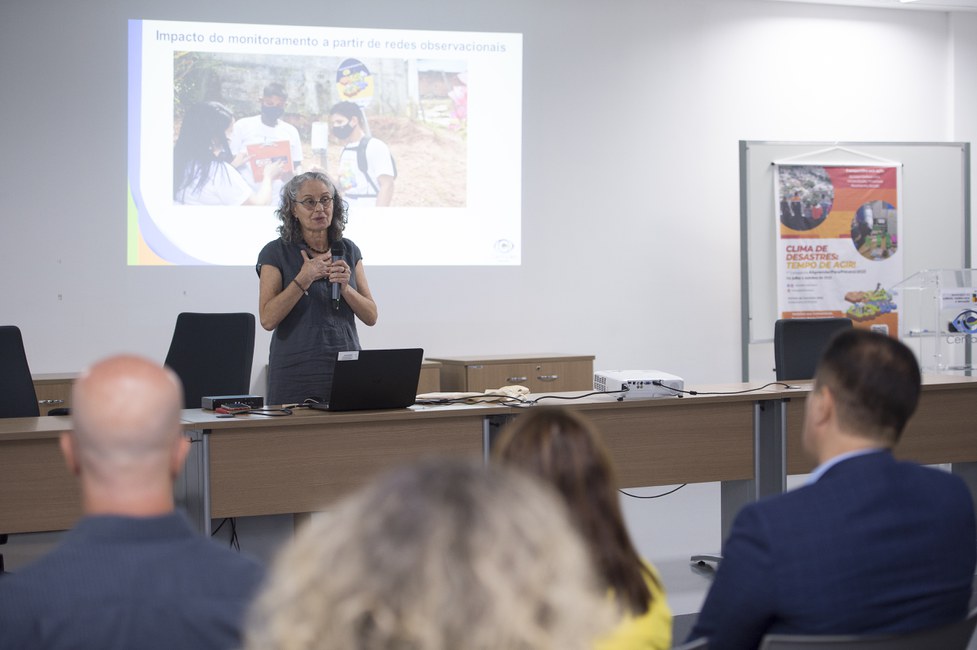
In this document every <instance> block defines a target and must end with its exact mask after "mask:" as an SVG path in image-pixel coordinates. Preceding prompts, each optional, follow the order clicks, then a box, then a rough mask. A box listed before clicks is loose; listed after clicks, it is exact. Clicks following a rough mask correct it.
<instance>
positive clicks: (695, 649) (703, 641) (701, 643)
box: [672, 637, 709, 650]
mask: <svg viewBox="0 0 977 650" xmlns="http://www.w3.org/2000/svg"><path fill="white" fill-rule="evenodd" d="M708 647H709V639H707V638H705V637H702V638H699V639H696V640H694V641H689V642H688V643H683V644H682V645H673V646H672V650H706V649H707V648H708Z"/></svg>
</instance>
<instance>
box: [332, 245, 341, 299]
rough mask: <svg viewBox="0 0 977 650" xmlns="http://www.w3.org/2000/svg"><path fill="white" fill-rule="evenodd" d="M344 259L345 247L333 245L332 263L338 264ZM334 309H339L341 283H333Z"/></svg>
mask: <svg viewBox="0 0 977 650" xmlns="http://www.w3.org/2000/svg"><path fill="white" fill-rule="evenodd" d="M341 259H343V245H342V244H341V243H340V242H335V243H334V244H333V245H332V261H333V262H338V261H339V260H341ZM332 308H333V309H339V283H338V282H333V283H332Z"/></svg>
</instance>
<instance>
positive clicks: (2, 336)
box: [0, 325, 41, 573]
mask: <svg viewBox="0 0 977 650" xmlns="http://www.w3.org/2000/svg"><path fill="white" fill-rule="evenodd" d="M0 395H3V399H0V418H36V417H38V416H39V415H40V414H41V411H40V409H39V408H38V406H37V393H35V392H34V380H33V378H31V369H30V366H29V365H27V352H26V351H25V350H24V339H23V337H22V336H21V335H20V328H18V327H16V326H15V325H3V326H0ZM6 543H7V535H5V534H0V544H6ZM0 573H3V554H0Z"/></svg>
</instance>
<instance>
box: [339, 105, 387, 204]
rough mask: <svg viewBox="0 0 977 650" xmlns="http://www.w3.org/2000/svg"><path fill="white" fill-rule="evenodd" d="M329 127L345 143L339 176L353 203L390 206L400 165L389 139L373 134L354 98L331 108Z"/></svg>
mask: <svg viewBox="0 0 977 650" xmlns="http://www.w3.org/2000/svg"><path fill="white" fill-rule="evenodd" d="M329 131H330V133H331V134H332V136H333V137H334V138H335V139H336V140H337V141H339V143H340V144H342V145H343V152H342V154H340V156H339V173H338V174H337V175H336V176H337V181H338V183H339V187H340V190H341V191H342V195H343V198H344V199H346V201H347V202H348V203H349V204H350V207H353V206H355V205H370V206H377V207H386V206H389V205H390V201H391V199H392V198H393V194H394V179H395V178H396V176H397V168H396V167H395V165H394V160H393V156H392V155H391V154H390V147H388V146H387V143H386V142H384V141H383V140H380V139H378V138H374V137H371V136H370V133H369V127H368V126H367V123H366V118H365V117H364V115H363V111H362V110H361V109H360V107H359V106H357V105H356V104H354V103H353V102H340V103H338V104H336V105H335V106H333V107H332V110H330V111H329Z"/></svg>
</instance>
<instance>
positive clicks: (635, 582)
mask: <svg viewBox="0 0 977 650" xmlns="http://www.w3.org/2000/svg"><path fill="white" fill-rule="evenodd" d="M493 455H494V458H495V460H496V461H497V462H501V463H503V464H506V465H510V466H514V467H517V468H520V469H522V470H524V471H526V472H529V473H530V474H534V475H536V476H537V477H541V478H543V479H544V480H545V481H547V482H549V483H550V484H552V485H553V486H554V487H555V488H556V489H557V492H559V494H560V495H561V496H562V497H563V500H564V501H565V502H566V504H567V506H568V508H569V510H570V516H571V518H572V519H573V520H574V522H575V523H576V525H577V527H578V529H579V530H580V532H581V533H582V534H583V537H584V539H585V540H586V541H587V544H588V547H589V549H590V554H591V557H592V558H593V560H594V563H595V565H596V567H597V572H598V574H599V575H600V577H601V578H602V580H603V582H604V583H605V585H606V587H607V589H608V593H609V597H610V598H612V599H613V600H614V602H615V604H616V605H617V607H618V609H619V610H620V613H621V621H620V623H619V624H618V626H617V628H615V629H614V631H613V632H612V633H611V634H610V635H608V636H607V637H606V638H603V639H600V640H599V641H598V643H597V646H596V647H597V650H623V649H625V648H626V649H628V650H639V649H645V648H647V649H649V650H667V649H668V648H670V647H671V644H672V612H671V609H670V608H669V606H668V602H667V601H666V599H665V589H664V586H663V585H662V581H661V577H660V576H659V575H658V572H657V571H656V570H655V568H654V567H653V566H652V565H651V564H650V563H648V562H646V561H645V560H643V559H642V558H641V557H640V556H639V555H638V552H637V551H636V550H635V548H634V544H633V543H632V542H631V537H630V535H628V531H627V528H626V527H625V525H624V517H623V516H622V514H621V508H620V505H619V503H618V497H617V487H616V486H617V482H616V481H615V479H614V468H613V465H612V464H611V460H610V456H609V455H608V453H607V449H606V448H605V447H604V444H603V441H602V440H601V436H600V433H599V432H598V431H597V429H596V428H595V427H594V425H593V424H592V423H591V422H589V421H588V420H587V419H586V418H584V417H583V416H580V415H578V414H576V413H574V412H572V411H569V410H566V409H561V408H557V407H534V408H532V409H531V410H529V411H528V412H526V413H524V414H522V415H519V416H518V417H517V418H516V419H515V420H514V421H513V422H512V424H510V425H509V426H508V427H507V428H506V429H505V430H504V431H503V432H502V434H501V436H500V438H499V441H498V444H497V445H496V447H495V449H494V452H493Z"/></svg>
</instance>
